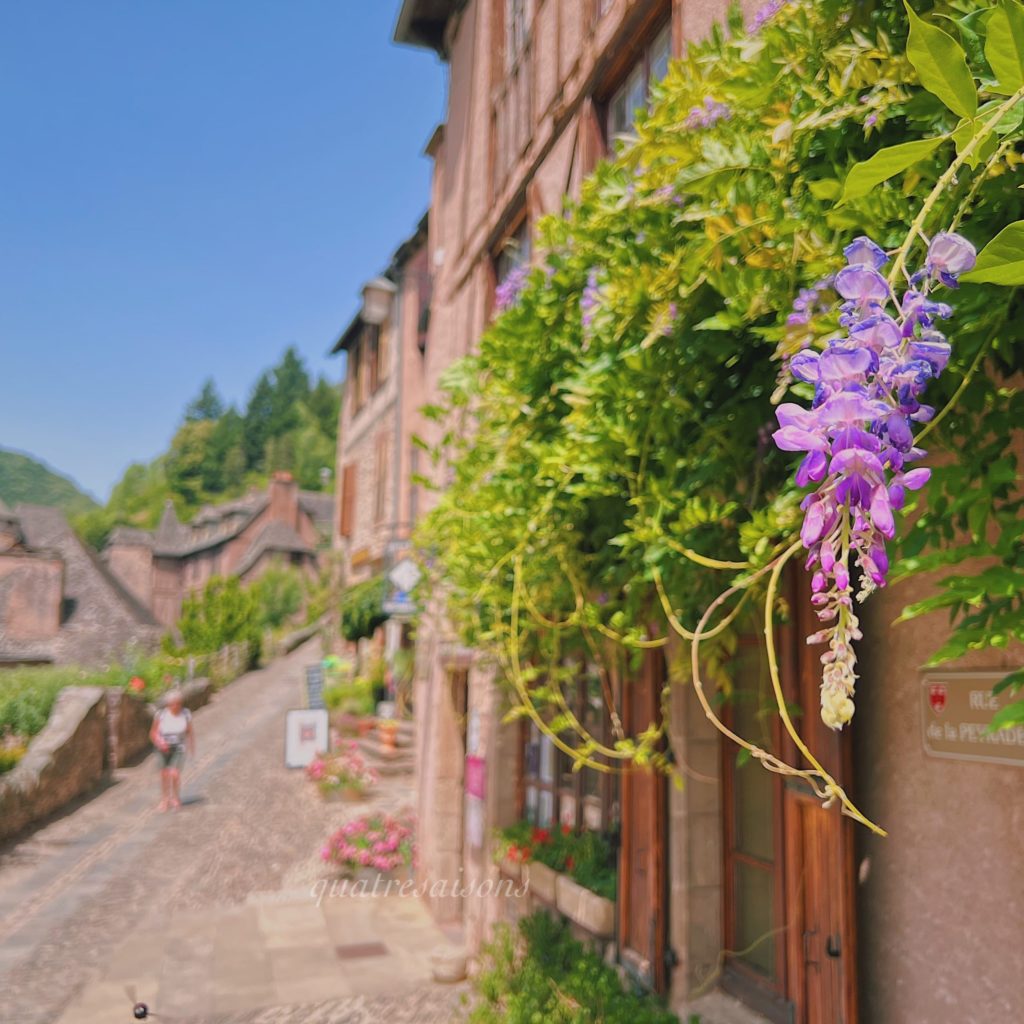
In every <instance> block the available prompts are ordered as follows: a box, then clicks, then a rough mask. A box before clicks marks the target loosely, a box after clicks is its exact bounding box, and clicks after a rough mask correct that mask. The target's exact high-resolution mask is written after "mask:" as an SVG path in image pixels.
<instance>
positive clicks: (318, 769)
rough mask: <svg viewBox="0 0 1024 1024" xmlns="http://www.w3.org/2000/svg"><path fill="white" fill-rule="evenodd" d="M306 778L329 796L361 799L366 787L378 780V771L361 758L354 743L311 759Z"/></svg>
mask: <svg viewBox="0 0 1024 1024" xmlns="http://www.w3.org/2000/svg"><path fill="white" fill-rule="evenodd" d="M306 777H307V778H309V779H310V780H312V781H313V782H315V783H316V784H317V788H318V789H319V790H320V792H321V793H322V794H323V795H324V796H325V797H328V798H330V797H335V796H344V797H346V798H348V799H361V798H362V797H363V796H364V795H365V794H366V790H367V789H369V788H370V787H371V786H374V785H376V783H377V773H376V772H375V771H374V770H373V769H372V768H371V767H370V766H369V765H368V764H367V763H366V761H365V760H364V759H363V756H362V755H361V754H360V753H359V747H358V745H357V744H356V743H354V742H350V743H349V744H348V746H347V748H346V749H345V750H343V751H342V752H341V753H338V754H323V755H321V756H319V757H316V758H314V759H313V761H312V762H310V764H309V767H308V768H306Z"/></svg>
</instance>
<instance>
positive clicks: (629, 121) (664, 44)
mask: <svg viewBox="0 0 1024 1024" xmlns="http://www.w3.org/2000/svg"><path fill="white" fill-rule="evenodd" d="M671 55H672V24H671V22H669V23H668V24H667V25H665V27H664V28H663V29H662V30H661V31H660V32H659V33H658V34H657V36H655V38H654V41H653V42H652V43H651V44H650V45H649V46H648V47H647V48H646V49H645V50H644V52H643V53H642V54H641V55H640V59H639V60H638V61H637V62H636V64H635V65H634V66H633V69H632V71H630V73H629V74H628V75H627V76H626V80H625V81H624V82H623V83H622V85H620V86H619V87H618V89H616V90H615V92H614V93H612V98H611V99H610V100H609V101H608V120H607V126H606V127H607V137H608V141H609V143H611V141H612V140H613V139H617V138H619V137H620V136H623V135H629V134H631V133H632V130H633V124H634V121H635V120H636V112H637V111H638V110H641V109H643V108H644V107H645V106H646V105H647V101H648V99H649V98H650V94H651V83H652V82H658V81H661V79H662V78H664V77H665V74H666V72H667V71H668V62H669V57H670V56H671Z"/></svg>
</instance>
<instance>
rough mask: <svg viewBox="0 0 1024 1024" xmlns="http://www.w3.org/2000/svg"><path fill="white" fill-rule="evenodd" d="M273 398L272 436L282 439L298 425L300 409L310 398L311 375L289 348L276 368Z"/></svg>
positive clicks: (271, 415)
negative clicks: (301, 404)
mask: <svg viewBox="0 0 1024 1024" xmlns="http://www.w3.org/2000/svg"><path fill="white" fill-rule="evenodd" d="M273 374H274V385H273V398H272V400H271V405H270V436H271V437H281V436H282V435H283V434H286V433H287V432H288V431H289V430H291V429H292V427H294V426H295V425H296V423H297V418H298V407H299V405H300V403H302V402H304V401H305V400H306V399H307V398H308V396H309V374H308V373H307V372H306V367H305V364H304V363H303V361H302V357H301V356H300V355H299V353H298V352H297V351H296V350H295V347H294V346H289V347H288V348H287V349H286V350H285V353H284V356H283V357H282V358H281V362H280V363H278V364H277V366H275V367H274V371H273Z"/></svg>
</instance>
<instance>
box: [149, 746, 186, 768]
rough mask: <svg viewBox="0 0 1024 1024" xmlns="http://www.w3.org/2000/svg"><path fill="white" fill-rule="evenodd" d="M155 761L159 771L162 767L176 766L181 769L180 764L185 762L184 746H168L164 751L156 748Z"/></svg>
mask: <svg viewBox="0 0 1024 1024" xmlns="http://www.w3.org/2000/svg"><path fill="white" fill-rule="evenodd" d="M156 763H157V764H158V765H159V767H160V770H161V771H162V770H163V769H164V768H176V769H177V770H178V771H181V766H182V765H183V764H184V763H185V748H184V747H168V748H167V750H166V751H164V750H160V749H157V752H156Z"/></svg>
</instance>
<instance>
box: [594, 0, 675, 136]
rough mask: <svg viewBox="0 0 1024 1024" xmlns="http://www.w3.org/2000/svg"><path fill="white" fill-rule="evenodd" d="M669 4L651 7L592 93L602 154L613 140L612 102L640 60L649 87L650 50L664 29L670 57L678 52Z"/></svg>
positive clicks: (670, 5)
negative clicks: (602, 81)
mask: <svg viewBox="0 0 1024 1024" xmlns="http://www.w3.org/2000/svg"><path fill="white" fill-rule="evenodd" d="M596 4H597V0H595V10H596ZM672 7H673V5H672V3H671V2H670V0H663V2H662V3H658V4H655V5H654V6H653V7H652V10H651V12H650V14H649V15H648V16H647V18H646V19H645V20H644V22H643V24H642V25H640V26H639V27H638V28H637V30H636V32H635V33H634V35H633V38H632V41H631V42H630V43H629V44H627V45H625V46H623V47H621V49H620V50H618V51H617V53H616V59H615V62H614V63H613V64H612V66H611V67H610V68H609V70H608V72H607V74H606V75H605V76H604V77H605V83H604V85H603V86H602V87H601V88H600V89H599V90H597V91H596V92H595V94H594V100H595V106H596V108H597V110H598V114H599V116H598V121H599V124H600V129H601V136H602V141H603V143H604V154H603V155H607V154H609V153H611V151H612V146H613V143H614V141H615V140H614V138H613V136H612V135H611V131H610V127H609V124H608V119H609V116H610V114H611V105H612V101H613V100H614V99H615V96H616V94H617V93H618V92H619V90H620V89H621V88H622V87H623V86H624V85H625V84H626V82H627V81H628V80H629V77H630V75H632V73H633V71H634V70H635V69H636V67H637V66H638V65H639V64H641V63H643V65H644V71H645V81H646V83H647V89H648V90H650V83H651V49H652V47H653V46H654V43H655V42H656V40H657V39H658V37H659V36H660V35H661V34H662V32H664V31H665V30H666V29H667V30H668V38H669V57H670V58H671V57H674V56H675V55H676V53H677V49H676V41H675V35H676V33H675V26H674V19H673V11H672ZM605 13H607V12H605Z"/></svg>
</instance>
